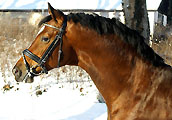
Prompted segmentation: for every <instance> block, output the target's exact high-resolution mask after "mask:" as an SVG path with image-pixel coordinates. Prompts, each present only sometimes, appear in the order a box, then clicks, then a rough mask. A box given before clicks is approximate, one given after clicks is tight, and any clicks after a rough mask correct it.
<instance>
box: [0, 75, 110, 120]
mask: <svg viewBox="0 0 172 120" xmlns="http://www.w3.org/2000/svg"><path fill="white" fill-rule="evenodd" d="M8 79H13V77H10V78H8ZM1 80H2V79H1ZM62 81H63V80H62ZM8 85H9V87H10V88H11V89H10V90H8V88H3V87H2V84H1V87H0V88H1V89H0V120H105V119H107V108H106V105H105V104H104V103H99V102H98V100H97V93H98V91H97V89H96V88H95V86H94V84H93V83H92V81H88V82H84V83H83V82H73V83H70V82H64V83H63V82H61V83H58V82H57V81H56V80H54V78H53V77H48V78H44V79H40V77H37V78H36V79H35V82H34V83H32V84H28V83H20V84H16V83H15V82H12V83H9V84H8Z"/></svg>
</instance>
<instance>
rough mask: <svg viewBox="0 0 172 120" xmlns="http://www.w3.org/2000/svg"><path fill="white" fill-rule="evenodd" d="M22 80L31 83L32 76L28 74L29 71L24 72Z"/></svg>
mask: <svg viewBox="0 0 172 120" xmlns="http://www.w3.org/2000/svg"><path fill="white" fill-rule="evenodd" d="M22 81H23V82H25V83H33V81H34V76H33V75H30V74H29V73H26V74H25V76H24V78H23V80H22Z"/></svg>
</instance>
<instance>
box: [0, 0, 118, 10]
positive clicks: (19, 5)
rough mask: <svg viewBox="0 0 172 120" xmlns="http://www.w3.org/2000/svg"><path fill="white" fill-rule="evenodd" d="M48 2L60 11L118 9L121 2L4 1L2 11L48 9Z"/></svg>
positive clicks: (93, 0)
mask: <svg viewBox="0 0 172 120" xmlns="http://www.w3.org/2000/svg"><path fill="white" fill-rule="evenodd" d="M47 2H50V3H51V4H52V5H53V6H54V7H55V8H58V9H116V8H118V7H120V3H121V0H117V1H113V0H2V1H1V2H0V9H47Z"/></svg>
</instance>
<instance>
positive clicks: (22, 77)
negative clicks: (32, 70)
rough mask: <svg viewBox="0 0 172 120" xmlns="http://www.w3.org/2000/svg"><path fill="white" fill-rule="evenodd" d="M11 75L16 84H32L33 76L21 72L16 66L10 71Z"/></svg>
mask: <svg viewBox="0 0 172 120" xmlns="http://www.w3.org/2000/svg"><path fill="white" fill-rule="evenodd" d="M12 73H13V75H14V76H15V80H16V81H17V82H26V83H32V82H33V77H34V76H31V75H28V73H27V72H26V70H21V69H20V68H19V67H17V66H14V68H13V69H12Z"/></svg>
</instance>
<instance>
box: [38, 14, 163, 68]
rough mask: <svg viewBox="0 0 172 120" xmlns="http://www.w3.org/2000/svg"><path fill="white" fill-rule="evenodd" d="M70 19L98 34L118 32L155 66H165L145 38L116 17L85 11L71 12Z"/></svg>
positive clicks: (46, 19) (45, 20)
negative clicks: (90, 13) (91, 13)
mask: <svg viewBox="0 0 172 120" xmlns="http://www.w3.org/2000/svg"><path fill="white" fill-rule="evenodd" d="M51 19H52V18H51V16H47V17H45V18H44V19H42V20H41V22H40V23H39V25H41V24H43V23H44V22H48V21H50V20H51ZM67 19H68V21H70V20H72V21H73V22H74V23H80V24H81V25H82V26H85V27H88V28H90V29H94V30H95V31H96V32H97V33H98V34H100V35H103V34H117V35H119V36H120V37H121V39H122V40H123V41H124V42H126V43H128V44H130V45H131V46H132V47H134V48H135V49H136V51H137V53H138V54H139V55H141V56H142V57H143V58H145V59H147V60H149V61H150V62H152V64H153V65H154V66H164V65H166V64H165V63H164V59H163V58H161V57H160V56H159V55H158V54H156V53H155V52H154V51H153V49H152V48H151V47H149V46H148V45H147V44H146V43H145V42H144V38H143V37H142V36H141V35H140V34H139V33H138V32H137V31H135V30H132V29H130V28H128V27H126V26H125V25H124V24H122V23H121V22H119V21H118V20H116V19H115V18H113V19H109V18H105V17H101V16H99V15H96V14H94V15H89V14H85V13H75V14H74V13H70V14H69V15H67Z"/></svg>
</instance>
